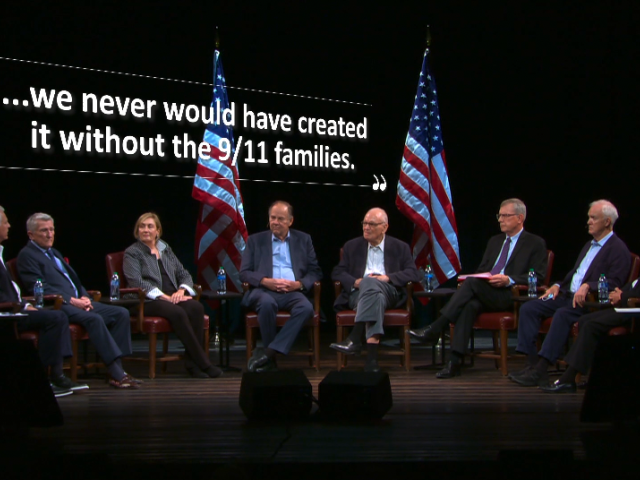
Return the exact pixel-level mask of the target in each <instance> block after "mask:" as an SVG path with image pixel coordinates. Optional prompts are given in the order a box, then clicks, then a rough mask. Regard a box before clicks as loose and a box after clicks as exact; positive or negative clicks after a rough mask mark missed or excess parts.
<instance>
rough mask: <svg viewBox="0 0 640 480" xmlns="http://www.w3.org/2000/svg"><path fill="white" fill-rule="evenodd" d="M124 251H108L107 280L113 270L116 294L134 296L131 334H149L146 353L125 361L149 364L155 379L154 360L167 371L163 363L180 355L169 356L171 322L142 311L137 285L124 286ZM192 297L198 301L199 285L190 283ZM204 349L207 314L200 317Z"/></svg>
mask: <svg viewBox="0 0 640 480" xmlns="http://www.w3.org/2000/svg"><path fill="white" fill-rule="evenodd" d="M123 259H124V252H114V253H108V254H107V256H106V257H105V261H106V265H107V279H109V280H110V279H111V277H112V276H113V273H114V272H120V273H119V278H120V294H127V293H134V294H136V295H137V296H138V313H137V315H133V316H131V333H132V334H135V333H140V334H144V335H148V337H149V355H148V356H146V357H128V358H127V360H134V361H141V362H148V363H149V378H156V362H161V363H162V372H163V373H164V372H166V371H167V362H174V361H177V360H182V358H183V356H182V355H169V354H168V351H169V333H171V332H173V328H171V324H170V323H169V321H168V320H167V319H166V318H164V317H150V316H145V314H144V303H145V300H146V298H147V297H146V294H145V292H144V291H143V290H142V289H141V288H128V287H127V278H126V277H125V276H124V274H123V273H122V272H123V269H122V262H123ZM193 287H194V290H195V291H196V294H197V295H196V298H195V300H200V295H201V293H202V288H201V287H200V285H194V286H193ZM158 334H163V342H162V355H161V356H158V355H157V346H158ZM203 347H204V350H205V352H207V354H208V353H209V316H208V315H205V316H204V345H203Z"/></svg>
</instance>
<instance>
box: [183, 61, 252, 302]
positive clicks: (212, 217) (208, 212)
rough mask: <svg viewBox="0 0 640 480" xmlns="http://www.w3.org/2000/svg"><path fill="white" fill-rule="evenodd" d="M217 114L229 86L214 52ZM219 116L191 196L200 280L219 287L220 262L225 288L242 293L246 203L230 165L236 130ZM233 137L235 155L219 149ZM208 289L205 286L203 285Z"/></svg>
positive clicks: (206, 134) (211, 127)
mask: <svg viewBox="0 0 640 480" xmlns="http://www.w3.org/2000/svg"><path fill="white" fill-rule="evenodd" d="M211 106H212V107H213V108H214V112H216V114H217V111H218V108H219V109H220V110H221V112H222V111H223V110H224V109H225V108H229V98H228V97H227V87H226V82H225V78H224V71H223V69H222V62H221V61H220V52H219V51H218V50H216V51H215V59H214V67H213V100H212V102H211ZM220 117H221V120H220V123H219V124H216V123H215V122H214V123H210V124H209V125H208V126H207V129H206V130H205V132H204V141H205V142H206V143H208V144H209V146H210V149H209V153H208V155H209V156H210V157H211V158H209V159H204V158H202V157H199V158H198V166H197V168H196V175H195V179H194V181H193V191H192V193H191V196H192V197H193V198H195V199H196V200H198V201H200V202H201V205H200V215H199V217H198V225H197V227H196V248H195V251H196V264H197V266H198V282H199V283H201V284H202V285H203V286H204V285H208V286H209V288H210V289H211V290H214V291H215V290H217V273H218V268H219V267H220V265H222V267H223V268H224V270H225V271H226V272H227V290H229V291H236V292H241V291H242V285H241V283H240V273H239V270H240V262H241V259H242V252H243V250H244V247H245V243H246V240H247V227H246V225H245V223H244V207H243V206H242V195H241V194H240V181H239V178H238V169H237V167H236V166H235V165H234V166H232V165H231V163H232V159H233V153H234V152H235V144H234V141H233V130H232V129H231V128H230V127H228V126H226V125H225V124H224V122H223V121H222V114H221V115H220ZM221 139H227V140H229V145H230V146H231V148H230V150H231V154H230V155H229V158H227V159H226V160H221V159H220V158H221V157H224V156H225V154H224V152H223V151H222V150H221V148H220V140H221ZM205 289H206V288H205Z"/></svg>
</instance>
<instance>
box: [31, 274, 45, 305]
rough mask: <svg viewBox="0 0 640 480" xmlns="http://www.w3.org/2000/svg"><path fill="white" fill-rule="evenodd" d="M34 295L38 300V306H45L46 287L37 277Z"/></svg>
mask: <svg viewBox="0 0 640 480" xmlns="http://www.w3.org/2000/svg"><path fill="white" fill-rule="evenodd" d="M33 296H34V297H35V300H36V308H42V307H44V287H43V286H42V280H40V279H37V280H36V283H35V284H34V285H33Z"/></svg>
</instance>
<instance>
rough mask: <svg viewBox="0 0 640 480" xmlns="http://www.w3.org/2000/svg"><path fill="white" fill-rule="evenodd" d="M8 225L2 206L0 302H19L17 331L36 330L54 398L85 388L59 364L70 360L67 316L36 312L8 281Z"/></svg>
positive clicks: (0, 211)
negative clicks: (5, 248)
mask: <svg viewBox="0 0 640 480" xmlns="http://www.w3.org/2000/svg"><path fill="white" fill-rule="evenodd" d="M10 227H11V224H10V223H9V220H8V219H7V214H6V213H5V211H4V208H3V207H0V302H2V303H4V302H7V303H19V304H20V306H21V307H22V313H26V316H25V317H21V318H20V319H18V322H17V327H18V330H19V331H25V330H38V331H39V333H40V334H39V337H38V354H39V355H40V360H41V361H42V365H43V367H44V368H45V369H48V370H49V382H50V384H51V388H52V389H53V393H54V395H55V396H56V397H63V396H66V395H69V394H71V393H73V391H76V390H84V389H87V388H89V386H88V385H87V384H86V383H77V382H73V381H71V379H69V378H67V377H66V376H65V375H64V372H63V369H62V364H63V361H64V359H65V358H68V357H71V355H72V354H73V352H72V351H71V337H70V334H69V321H68V320H67V316H66V315H65V314H64V313H62V312H61V311H59V310H38V309H37V308H35V307H34V306H32V305H31V304H29V303H27V302H25V301H24V300H23V299H22V298H21V297H20V289H19V288H18V286H17V285H16V284H15V283H14V282H13V281H12V280H11V277H10V276H9V272H8V271H7V269H6V267H5V264H4V259H3V258H2V257H3V253H4V245H1V244H2V242H4V241H5V240H6V239H7V238H9V228H10Z"/></svg>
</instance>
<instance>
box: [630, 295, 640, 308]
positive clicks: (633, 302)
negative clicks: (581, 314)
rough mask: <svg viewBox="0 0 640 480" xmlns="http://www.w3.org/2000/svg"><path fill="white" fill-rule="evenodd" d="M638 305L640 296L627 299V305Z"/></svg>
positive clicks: (634, 306)
mask: <svg viewBox="0 0 640 480" xmlns="http://www.w3.org/2000/svg"><path fill="white" fill-rule="evenodd" d="M638 306H640V298H638V297H631V298H629V300H627V307H629V308H638Z"/></svg>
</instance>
